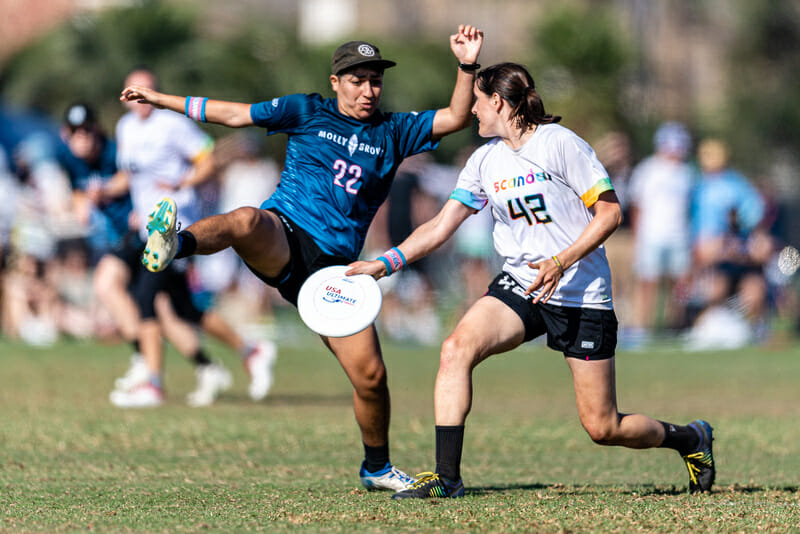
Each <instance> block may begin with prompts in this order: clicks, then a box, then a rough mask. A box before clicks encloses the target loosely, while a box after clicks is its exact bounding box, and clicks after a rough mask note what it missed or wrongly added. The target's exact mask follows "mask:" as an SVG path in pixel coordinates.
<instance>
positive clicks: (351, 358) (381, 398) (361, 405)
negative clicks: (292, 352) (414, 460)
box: [321, 326, 391, 447]
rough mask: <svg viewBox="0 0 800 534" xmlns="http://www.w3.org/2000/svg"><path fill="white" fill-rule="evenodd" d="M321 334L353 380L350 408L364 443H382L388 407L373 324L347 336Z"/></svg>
mask: <svg viewBox="0 0 800 534" xmlns="http://www.w3.org/2000/svg"><path fill="white" fill-rule="evenodd" d="M321 337H322V341H323V342H324V343H325V345H326V346H327V347H328V348H329V349H330V350H331V352H333V354H334V355H335V356H336V359H337V360H339V364H340V365H341V366H342V368H343V369H344V372H345V374H346V375H347V378H349V379H350V383H351V384H353V410H354V411H355V416H356V421H357V422H358V426H359V427H360V428H361V436H362V439H363V441H364V443H366V444H367V445H369V446H372V447H377V446H379V445H385V444H386V443H388V441H389V417H390V416H389V414H390V409H391V407H390V400H389V387H388V385H387V382H386V367H385V366H384V364H383V359H382V357H381V349H380V345H379V344H378V336H377V333H376V332H375V327H373V326H370V327H369V328H367V329H365V330H363V331H361V332H359V333H357V334H354V335H352V336H348V337H340V338H333V337H325V336H321Z"/></svg>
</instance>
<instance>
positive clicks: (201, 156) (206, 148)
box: [192, 139, 214, 165]
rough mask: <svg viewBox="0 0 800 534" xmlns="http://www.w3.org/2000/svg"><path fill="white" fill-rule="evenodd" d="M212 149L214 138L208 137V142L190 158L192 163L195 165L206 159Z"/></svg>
mask: <svg viewBox="0 0 800 534" xmlns="http://www.w3.org/2000/svg"><path fill="white" fill-rule="evenodd" d="M213 151H214V140H213V139H209V140H208V143H206V146H204V147H203V149H202V150H200V152H198V153H197V154H196V155H195V157H193V158H192V164H193V165H196V164H197V163H198V162H200V161H202V160H204V159H206V158H207V157H208V156H210V155H211V153H212V152H213Z"/></svg>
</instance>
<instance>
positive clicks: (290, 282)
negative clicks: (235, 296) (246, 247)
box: [245, 208, 354, 306]
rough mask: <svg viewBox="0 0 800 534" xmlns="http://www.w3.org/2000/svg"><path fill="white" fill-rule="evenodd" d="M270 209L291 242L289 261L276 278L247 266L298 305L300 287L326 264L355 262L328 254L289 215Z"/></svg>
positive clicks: (284, 296)
mask: <svg viewBox="0 0 800 534" xmlns="http://www.w3.org/2000/svg"><path fill="white" fill-rule="evenodd" d="M267 211H271V212H272V213H274V214H275V215H277V216H278V217H279V218H280V220H281V222H282V223H283V231H284V233H285V234H286V239H287V240H288V241H289V255H290V256H289V263H287V264H286V267H284V268H283V270H282V271H281V272H280V274H279V275H278V276H276V277H274V278H270V277H269V276H266V275H264V274H263V273H260V272H258V271H257V270H255V269H253V268H252V267H251V266H250V265H248V266H247V267H248V268H249V269H250V270H251V271H252V272H253V274H255V275H256V276H257V277H258V278H260V279H261V280H262V281H263V282H264V283H266V284H267V285H270V286H272V287H274V288H277V289H278V292H279V293H280V294H281V296H282V297H283V298H285V299H286V300H287V301H289V302H291V303H292V304H294V305H295V306H297V294H298V293H300V286H302V285H303V282H305V281H306V278H308V277H309V276H311V275H312V274H313V273H315V272H317V271H319V270H320V269H322V268H324V267H330V266H331V265H347V264H349V263H352V262H353V261H354V260H349V259H347V258H345V257H344V256H334V255H330V254H326V253H324V252H323V251H322V250H321V249H320V248H319V247H318V246H317V244H316V243H315V242H314V240H313V239H312V238H311V236H310V235H308V234H307V233H306V232H305V231H303V229H302V228H300V227H299V226H297V225H296V224H294V223H293V222H292V220H291V219H289V218H288V217H287V216H286V215H284V214H283V213H281V212H280V211H278V210H276V209H275V208H269V209H268V210H267ZM245 264H246V262H245Z"/></svg>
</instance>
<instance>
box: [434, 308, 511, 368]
mask: <svg viewBox="0 0 800 534" xmlns="http://www.w3.org/2000/svg"><path fill="white" fill-rule="evenodd" d="M523 341H525V324H524V323H523V322H522V319H521V318H520V316H519V315H518V314H517V313H516V312H515V311H514V310H512V309H511V308H510V307H509V306H508V305H507V304H506V303H504V302H503V301H501V300H500V299H498V298H496V297H493V296H485V297H481V298H480V299H478V301H477V302H475V304H473V305H472V307H471V308H470V309H469V310H467V313H466V314H464V317H462V318H461V320H460V321H459V322H458V324H457V325H456V328H455V330H453V333H452V334H451V335H450V336H449V337H448V339H447V341H445V347H443V348H442V352H443V354H444V352H446V350H447V347H450V348H451V349H452V350H456V351H458V352H460V353H463V354H471V355H472V358H473V360H472V366H473V367H474V366H475V365H477V364H478V363H480V362H481V361H483V360H485V359H486V358H488V357H489V356H491V355H492V354H499V353H502V352H508V351H510V350H512V349H514V348H516V347H518V346H519V345H521V344H522V343H523Z"/></svg>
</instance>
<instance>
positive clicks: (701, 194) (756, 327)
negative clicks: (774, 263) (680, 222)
mask: <svg viewBox="0 0 800 534" xmlns="http://www.w3.org/2000/svg"><path fill="white" fill-rule="evenodd" d="M698 161H699V164H700V168H701V180H700V182H699V183H698V184H697V187H696V188H695V190H694V193H693V196H692V235H693V237H694V240H693V257H694V264H693V271H694V276H693V278H694V281H695V283H694V291H693V297H694V300H693V306H694V308H695V309H700V310H703V311H702V313H701V314H700V316H699V317H698V318H697V320H696V324H695V325H694V327H693V332H692V333H691V336H692V340H693V342H694V343H695V344H697V343H699V342H700V340H702V341H703V344H704V345H705V344H708V345H711V344H713V343H715V342H716V343H718V344H719V343H725V342H730V338H731V334H730V333H731V332H732V331H733V330H734V329H735V331H736V332H737V333H738V334H739V335H738V337H737V339H738V340H739V344H744V343H746V342H750V341H756V340H759V339H761V338H763V337H764V336H765V334H766V316H767V301H768V298H767V297H768V284H767V279H766V277H765V273H764V269H765V267H766V266H767V264H768V263H769V262H770V260H771V259H772V257H773V255H774V252H775V248H776V247H775V243H774V239H773V237H772V236H771V235H770V234H769V232H768V231H767V230H766V229H765V228H762V227H759V223H760V222H761V220H762V218H763V216H764V214H765V202H764V199H763V198H762V196H761V194H760V193H759V191H758V189H756V188H755V187H754V186H753V185H752V184H751V183H750V182H749V181H748V180H747V179H746V178H745V177H744V176H743V175H742V174H740V173H739V172H737V171H735V170H733V169H731V168H730V167H729V166H728V149H727V146H726V145H725V144H724V143H723V142H722V141H720V140H717V139H706V140H704V141H703V142H702V143H700V146H699V148H698ZM716 324H719V327H718V328H717V330H718V332H719V336H715V335H714V332H716V331H717V330H714V328H712V327H713V326H714V325H716ZM736 346H739V345H736Z"/></svg>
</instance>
